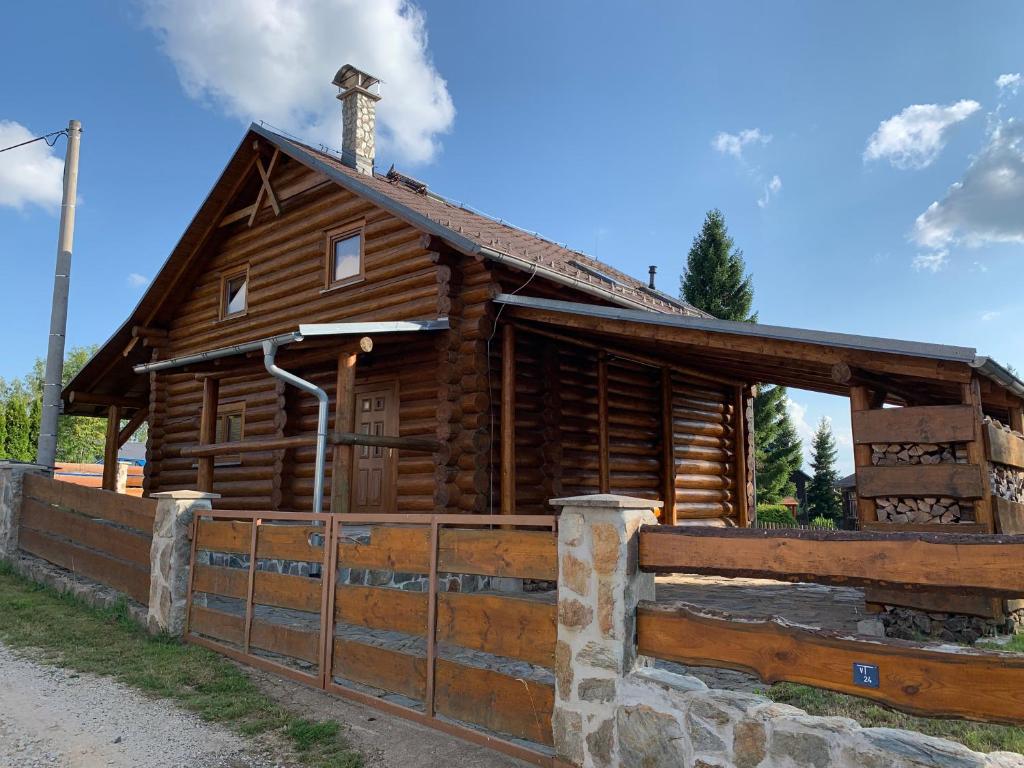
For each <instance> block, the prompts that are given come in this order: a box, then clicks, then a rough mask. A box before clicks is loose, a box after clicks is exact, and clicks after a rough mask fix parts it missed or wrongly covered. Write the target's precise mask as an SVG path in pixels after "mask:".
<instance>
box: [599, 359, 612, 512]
mask: <svg viewBox="0 0 1024 768" xmlns="http://www.w3.org/2000/svg"><path fill="white" fill-rule="evenodd" d="M608 453H609V449H608V353H607V352H605V351H604V350H603V349H602V350H600V351H599V352H598V353H597V482H598V488H599V490H600V491H601V493H608V492H609V491H610V490H611V485H612V482H611V469H610V467H609V456H608Z"/></svg>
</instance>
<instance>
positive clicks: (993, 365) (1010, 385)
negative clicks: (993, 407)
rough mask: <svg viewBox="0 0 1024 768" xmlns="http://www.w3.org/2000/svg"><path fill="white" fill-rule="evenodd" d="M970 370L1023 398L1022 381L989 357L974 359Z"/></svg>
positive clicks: (1023, 386)
mask: <svg viewBox="0 0 1024 768" xmlns="http://www.w3.org/2000/svg"><path fill="white" fill-rule="evenodd" d="M971 368H974V369H975V370H976V371H978V372H979V373H980V374H981V375H982V376H985V377H987V378H989V379H991V380H992V381H994V382H995V383H996V384H998V385H999V386H1001V387H1003V388H1005V389H1007V390H1009V391H1010V392H1012V393H1013V394H1015V395H1016V396H1017V397H1024V381H1021V380H1020V379H1019V378H1017V377H1016V376H1014V375H1013V374H1012V373H1010V372H1009V371H1008V370H1006V368H1004V367H1003V366H1002V365H1000V364H999V363H997V362H996V361H995V360H993V359H992V358H991V357H984V356H979V357H976V358H974V360H973V361H972V362H971Z"/></svg>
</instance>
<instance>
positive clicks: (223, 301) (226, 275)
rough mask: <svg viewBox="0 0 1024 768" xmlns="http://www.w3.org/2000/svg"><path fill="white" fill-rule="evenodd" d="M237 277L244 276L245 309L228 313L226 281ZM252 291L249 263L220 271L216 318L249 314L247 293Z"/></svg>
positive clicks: (221, 319) (226, 318)
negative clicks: (227, 270)
mask: <svg viewBox="0 0 1024 768" xmlns="http://www.w3.org/2000/svg"><path fill="white" fill-rule="evenodd" d="M238 277H244V278H245V309H243V310H241V311H239V312H232V313H231V314H228V283H229V282H231V281H232V280H234V279H235V278H238ZM251 291H252V280H251V279H250V275H249V265H248V264H246V265H245V266H244V267H242V268H240V269H234V270H231V271H230V272H222V273H221V275H220V302H219V306H220V311H219V313H218V319H219V320H220V321H224V320H234V319H236V318H239V317H245V316H246V315H248V314H249V294H250V292H251Z"/></svg>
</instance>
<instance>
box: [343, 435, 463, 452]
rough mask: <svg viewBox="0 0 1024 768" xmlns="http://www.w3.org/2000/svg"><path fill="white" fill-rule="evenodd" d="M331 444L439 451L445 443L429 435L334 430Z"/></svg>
mask: <svg viewBox="0 0 1024 768" xmlns="http://www.w3.org/2000/svg"><path fill="white" fill-rule="evenodd" d="M327 442H328V444H330V445H369V446H373V447H377V448H396V449H398V450H400V451H416V452H419V453H437V452H438V451H440V450H441V449H442V448H444V443H442V442H441V441H440V440H434V439H432V438H429V437H397V436H392V435H366V434H363V433H362V432H332V433H331V434H330V435H328V436H327Z"/></svg>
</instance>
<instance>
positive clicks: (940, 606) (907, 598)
mask: <svg viewBox="0 0 1024 768" xmlns="http://www.w3.org/2000/svg"><path fill="white" fill-rule="evenodd" d="M864 601H865V602H867V603H875V604H877V605H899V606H903V607H904V608H916V609H917V610H919V611H927V612H928V613H959V614H964V615H967V616H981V617H982V618H986V619H994V618H996V617H997V616H998V615H1000V613H1001V612H1002V608H1001V603H1002V601H1001V600H998V599H996V598H992V597H986V596H985V595H970V594H968V595H961V594H958V593H957V592H949V591H947V592H911V591H910V590H907V589H899V588H888V587H864Z"/></svg>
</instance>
